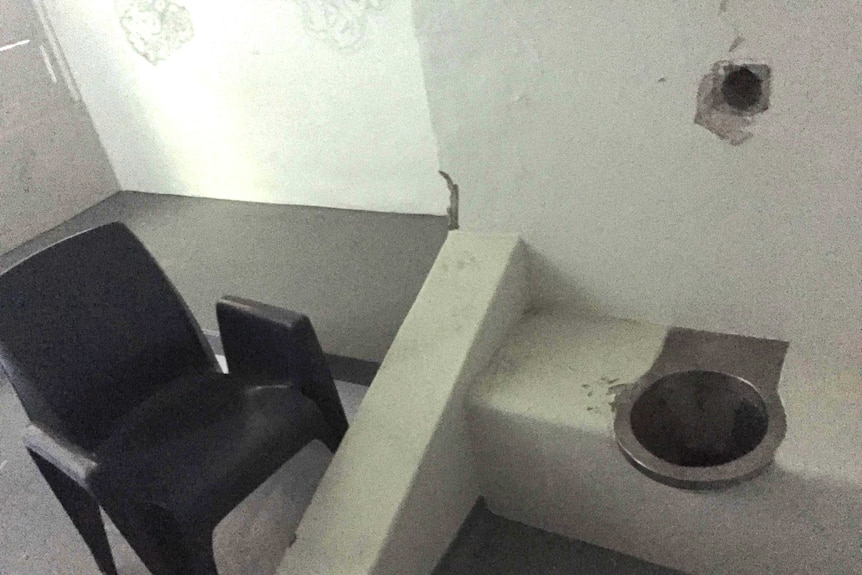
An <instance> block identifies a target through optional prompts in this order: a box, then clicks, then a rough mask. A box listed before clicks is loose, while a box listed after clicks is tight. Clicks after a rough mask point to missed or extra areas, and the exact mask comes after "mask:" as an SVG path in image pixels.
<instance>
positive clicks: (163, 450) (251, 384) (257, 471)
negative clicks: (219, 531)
mask: <svg viewBox="0 0 862 575" xmlns="http://www.w3.org/2000/svg"><path fill="white" fill-rule="evenodd" d="M313 409H314V404H313V403H312V402H311V401H310V400H308V399H307V398H306V397H305V396H303V395H302V393H301V392H300V390H299V388H298V387H297V386H295V385H294V384H292V383H291V382H285V381H282V382H277V381H266V380H261V378H260V377H250V376H233V375H226V374H221V373H209V374H204V375H197V376H192V377H186V378H182V379H179V380H176V381H173V382H171V383H170V384H168V385H166V386H165V387H163V388H162V389H161V390H159V391H158V392H157V393H155V394H154V395H153V396H152V397H150V398H149V399H147V400H146V401H144V402H143V403H141V404H140V405H139V406H137V407H136V408H135V409H134V410H132V411H131V412H130V413H128V414H127V415H126V416H124V417H122V418H121V419H120V420H118V422H117V424H116V425H115V426H114V427H113V429H112V430H111V433H110V436H109V438H108V439H107V440H106V441H105V442H104V443H103V444H102V445H101V446H99V448H98V449H97V451H96V459H97V460H98V461H99V468H98V470H97V471H96V473H95V474H94V476H93V477H92V478H91V481H92V484H93V488H94V489H95V490H96V491H97V492H99V491H102V492H105V493H122V494H123V495H124V496H125V497H128V498H130V499H133V500H135V501H138V502H141V503H145V504H152V505H157V506H158V507H161V508H163V509H165V510H168V511H170V513H171V514H172V515H173V516H174V517H175V518H177V519H178V520H180V521H182V522H184V523H186V522H189V523H191V522H200V521H203V522H206V523H210V522H217V521H218V520H219V519H220V518H221V517H222V516H223V515H225V514H226V513H227V512H228V511H229V510H230V509H232V508H233V507H234V506H235V505H236V504H237V503H239V501H241V500H242V499H243V498H244V497H245V496H246V495H247V494H248V493H249V492H250V491H252V490H253V489H254V487H256V486H257V485H259V484H260V483H261V482H262V481H263V480H264V479H266V477H268V476H269V475H271V474H272V473H273V472H275V470H276V469H278V467H279V466H280V465H281V464H282V463H283V462H284V461H285V460H286V458H287V457H289V456H290V455H291V454H292V453H295V452H296V451H297V450H298V448H297V446H299V447H301V446H303V445H305V444H306V443H308V442H309V441H310V440H311V439H313V438H314V437H313V435H314V434H313V433H310V432H309V430H307V426H305V425H302V426H300V425H298V424H297V422H299V421H308V420H309V419H312V416H311V415H310V414H309V413H307V412H308V411H309V410H313ZM304 412H306V413H304ZM215 501H218V502H219V503H220V505H219V508H218V509H213V507H212V505H213V502H215Z"/></svg>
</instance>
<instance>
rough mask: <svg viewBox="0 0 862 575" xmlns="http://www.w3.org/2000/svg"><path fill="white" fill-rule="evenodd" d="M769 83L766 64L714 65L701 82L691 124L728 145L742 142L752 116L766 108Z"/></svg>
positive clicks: (721, 63) (751, 121)
mask: <svg viewBox="0 0 862 575" xmlns="http://www.w3.org/2000/svg"><path fill="white" fill-rule="evenodd" d="M770 79H771V73H770V70H769V66H766V65H765V64H755V63H738V62H731V61H720V62H716V63H715V64H714V65H713V67H712V70H711V71H710V73H709V74H707V75H706V76H704V77H703V80H701V83H700V87H699V89H698V92H697V112H696V113H695V117H694V123H695V124H697V125H699V126H703V127H704V128H706V129H707V130H709V131H710V132H712V133H713V134H715V135H717V136H718V137H719V138H721V139H723V140H728V141H729V142H730V144H731V145H739V144H741V143H743V142H745V141H746V140H748V139H749V138H751V136H752V135H753V134H752V133H751V132H749V131H748V130H747V128H748V127H749V126H750V125H751V124H752V123H753V122H754V119H755V116H756V115H757V114H760V113H762V112H764V111H765V110H767V109H768V108H769V93H770Z"/></svg>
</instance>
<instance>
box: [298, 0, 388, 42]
mask: <svg viewBox="0 0 862 575" xmlns="http://www.w3.org/2000/svg"><path fill="white" fill-rule="evenodd" d="M295 1H296V3H297V4H298V5H299V7H300V8H301V9H302V12H303V18H304V21H305V29H306V31H307V32H308V33H309V34H310V35H311V36H313V37H315V38H317V39H319V40H322V41H324V42H326V43H327V44H329V45H330V46H331V47H333V48H335V49H337V50H348V49H353V48H357V47H359V46H360V45H361V43H362V41H363V40H364V39H365V36H366V34H367V30H368V23H369V13H370V12H371V11H372V10H373V11H381V10H383V9H384V5H383V4H384V3H383V1H382V0H295Z"/></svg>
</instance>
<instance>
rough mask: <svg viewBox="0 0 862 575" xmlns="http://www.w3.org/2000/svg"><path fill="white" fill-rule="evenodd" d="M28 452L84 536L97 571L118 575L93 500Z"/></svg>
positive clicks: (63, 475)
mask: <svg viewBox="0 0 862 575" xmlns="http://www.w3.org/2000/svg"><path fill="white" fill-rule="evenodd" d="M28 451H29V450H28ZM29 453H30V457H31V458H32V459H33V461H34V462H35V463H36V466H37V467H38V468H39V471H40V472H41V473H42V476H43V477H44V478H45V481H47V482H48V486H49V487H51V491H53V492H54V495H55V496H56V497H57V499H58V500H59V501H60V504H61V505H62V506H63V509H65V510H66V513H67V514H68V515H69V518H70V519H71V520H72V523H73V524H74V525H75V528H76V529H77V530H78V532H79V533H80V534H81V537H83V539H84V542H85V543H86V544H87V547H88V548H89V549H90V553H92V554H93V558H94V559H95V560H96V565H97V566H98V567H99V570H100V571H101V572H102V573H104V574H105V575H118V574H117V566H116V565H115V564H114V557H113V555H112V554H111V547H110V545H109V544H108V536H107V535H106V534H105V524H104V522H103V521H102V514H101V513H100V511H99V505H98V504H97V503H96V500H95V499H93V496H92V495H90V494H89V493H87V491H86V490H85V489H84V488H82V487H81V486H80V485H78V484H77V483H75V482H74V481H73V480H72V479H70V478H69V477H68V476H66V474H64V473H63V472H62V471H60V470H59V469H57V468H56V467H54V466H53V465H52V464H51V463H49V462H48V461H46V460H45V459H43V458H42V457H40V456H39V455H38V454H36V453H34V452H32V451H30V452H29Z"/></svg>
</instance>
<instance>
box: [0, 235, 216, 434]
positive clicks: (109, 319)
mask: <svg viewBox="0 0 862 575" xmlns="http://www.w3.org/2000/svg"><path fill="white" fill-rule="evenodd" d="M216 365H217V364H216V363H215V357H214V356H213V353H212V351H211V350H210V348H209V346H208V345H206V343H205V342H204V339H203V335H202V334H201V331H200V328H199V327H198V325H197V323H196V322H195V321H194V319H193V318H192V316H191V314H190V313H189V311H188V308H187V307H186V304H185V302H183V300H182V298H181V297H180V295H179V294H178V293H177V291H176V290H175V289H174V287H173V285H172V284H171V282H170V280H168V278H167V277H166V276H165V274H164V272H162V270H161V268H159V266H158V264H157V263H156V261H155V260H154V259H153V258H152V256H151V255H150V254H149V252H148V251H147V249H146V248H145V247H144V246H143V244H141V242H140V241H139V240H138V239H137V238H136V237H135V236H134V235H133V234H132V232H131V231H129V229H128V228H126V227H125V226H124V225H122V224H119V223H113V224H107V225H104V226H100V227H97V228H93V229H91V230H88V231H85V232H83V233H80V234H77V235H74V236H72V237H69V238H67V239H65V240H62V241H60V242H58V243H56V244H54V245H52V246H50V247H48V248H46V249H44V250H42V251H40V252H38V253H36V254H34V255H33V256H31V257H29V258H27V259H25V260H23V261H22V262H20V263H19V264H17V265H15V266H14V267H12V268H10V269H9V270H7V271H5V272H4V273H2V274H0V370H2V372H3V373H5V375H6V377H7V378H8V379H9V380H10V381H11V383H12V385H13V387H14V388H15V391H16V392H17V393H18V397H19V398H20V399H21V403H22V404H23V406H24V409H25V411H26V412H27V415H28V416H29V417H30V419H31V420H33V421H34V422H36V423H40V424H43V425H45V426H47V427H48V428H49V429H50V430H52V431H53V432H55V433H57V434H59V435H61V436H63V437H64V438H65V439H66V440H68V441H71V442H72V443H74V444H76V445H78V446H80V447H82V448H84V449H87V450H91V451H92V450H93V449H95V448H96V446H98V444H99V443H100V442H101V441H102V440H103V439H104V438H105V437H106V435H107V433H108V431H109V429H110V427H111V424H112V423H113V422H115V421H116V419H117V418H118V417H120V416H122V415H123V414H125V413H128V411H129V410H131V409H132V408H134V407H135V406H136V405H138V404H139V403H140V402H141V401H143V400H144V399H146V398H147V397H149V396H150V395H151V394H152V393H153V392H154V391H156V390H157V389H158V388H159V387H161V386H162V385H164V384H166V383H167V382H169V381H171V380H173V379H175V378H176V377H179V376H182V375H189V374H192V373H200V372H205V371H208V370H214V369H217V367H216Z"/></svg>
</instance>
